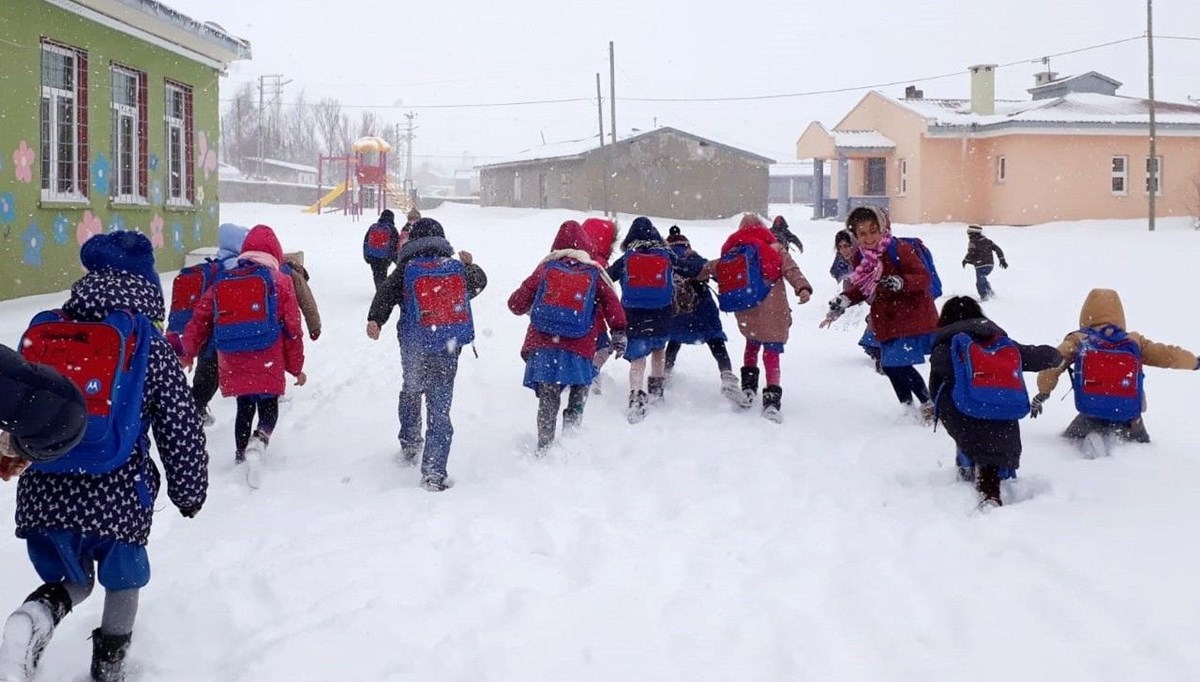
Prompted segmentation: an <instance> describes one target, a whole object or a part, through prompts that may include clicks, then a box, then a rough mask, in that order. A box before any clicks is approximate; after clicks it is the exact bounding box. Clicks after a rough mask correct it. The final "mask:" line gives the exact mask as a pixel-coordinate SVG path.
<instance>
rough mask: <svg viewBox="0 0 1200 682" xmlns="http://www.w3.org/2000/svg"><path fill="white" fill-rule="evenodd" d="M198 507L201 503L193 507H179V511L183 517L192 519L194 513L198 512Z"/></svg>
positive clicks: (194, 515)
mask: <svg viewBox="0 0 1200 682" xmlns="http://www.w3.org/2000/svg"><path fill="white" fill-rule="evenodd" d="M200 507H201V505H196V506H194V507H180V508H179V513H180V514H182V515H183V516H184V518H188V519H194V518H196V514H199V513H200Z"/></svg>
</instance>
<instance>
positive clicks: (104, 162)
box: [92, 153, 109, 196]
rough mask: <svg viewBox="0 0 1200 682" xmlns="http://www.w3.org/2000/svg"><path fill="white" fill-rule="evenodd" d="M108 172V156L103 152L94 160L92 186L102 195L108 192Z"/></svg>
mask: <svg viewBox="0 0 1200 682" xmlns="http://www.w3.org/2000/svg"><path fill="white" fill-rule="evenodd" d="M108 172H109V165H108V157H107V156H105V155H104V154H103V153H100V154H97V155H96V158H95V159H94V160H93V161H92V188H93V189H95V190H96V193H97V194H100V195H102V196H106V195H107V194H108Z"/></svg>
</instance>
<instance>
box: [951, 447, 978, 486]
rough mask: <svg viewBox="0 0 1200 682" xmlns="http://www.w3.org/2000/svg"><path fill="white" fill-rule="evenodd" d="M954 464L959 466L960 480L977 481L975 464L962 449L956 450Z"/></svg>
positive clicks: (966, 481) (963, 481)
mask: <svg viewBox="0 0 1200 682" xmlns="http://www.w3.org/2000/svg"><path fill="white" fill-rule="evenodd" d="M954 465H955V466H957V467H958V480H959V481H960V482H962V483H974V482H975V464H974V463H973V462H971V458H970V457H967V455H966V453H964V452H963V451H962V450H956V451H955V452H954Z"/></svg>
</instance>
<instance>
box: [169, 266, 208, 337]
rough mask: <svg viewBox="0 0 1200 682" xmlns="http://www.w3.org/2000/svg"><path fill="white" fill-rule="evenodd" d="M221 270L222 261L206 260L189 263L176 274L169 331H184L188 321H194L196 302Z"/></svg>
mask: <svg viewBox="0 0 1200 682" xmlns="http://www.w3.org/2000/svg"><path fill="white" fill-rule="evenodd" d="M220 272H221V263H220V261H216V260H206V261H204V262H203V263H197V264H195V265H189V266H188V267H186V268H184V269H182V270H180V271H179V274H178V275H175V280H174V281H173V282H172V284H171V308H170V310H169V311H168V313H167V333H169V334H182V333H183V329H184V327H187V324H188V322H191V321H192V314H193V313H194V312H195V308H196V302H197V301H199V300H200V297H201V296H203V295H204V292H205V291H208V288H209V287H210V286H212V284H213V282H215V281H216V280H217V275H218V274H220Z"/></svg>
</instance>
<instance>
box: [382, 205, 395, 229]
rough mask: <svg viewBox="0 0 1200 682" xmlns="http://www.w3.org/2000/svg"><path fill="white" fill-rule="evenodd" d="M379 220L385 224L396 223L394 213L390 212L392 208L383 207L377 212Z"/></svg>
mask: <svg viewBox="0 0 1200 682" xmlns="http://www.w3.org/2000/svg"><path fill="white" fill-rule="evenodd" d="M379 222H381V223H385V224H387V225H395V224H396V214H395V213H392V209H390V208H385V209H383V210H382V211H380V212H379Z"/></svg>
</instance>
